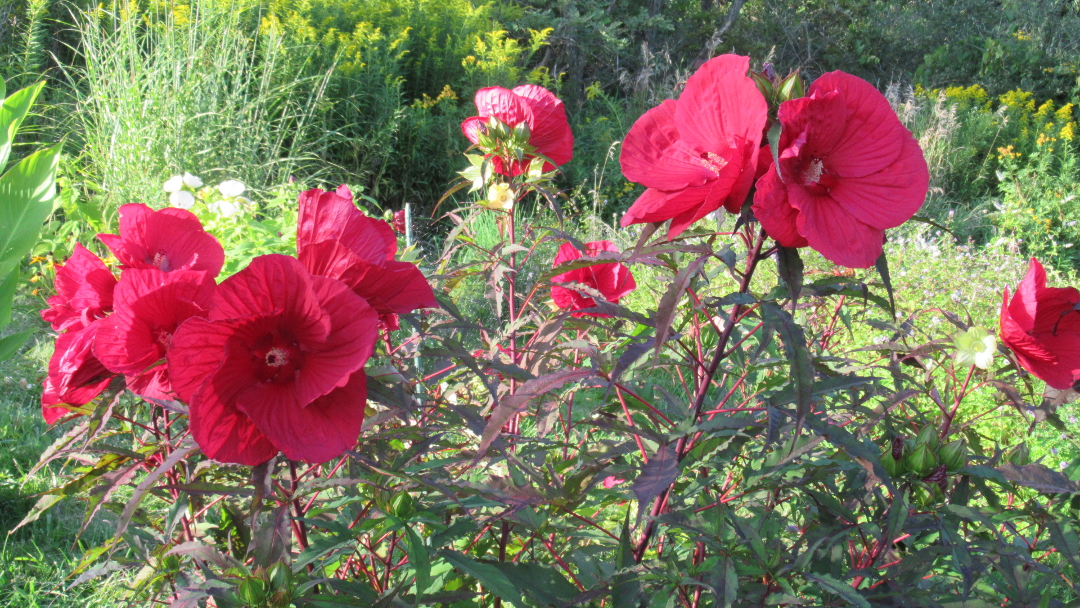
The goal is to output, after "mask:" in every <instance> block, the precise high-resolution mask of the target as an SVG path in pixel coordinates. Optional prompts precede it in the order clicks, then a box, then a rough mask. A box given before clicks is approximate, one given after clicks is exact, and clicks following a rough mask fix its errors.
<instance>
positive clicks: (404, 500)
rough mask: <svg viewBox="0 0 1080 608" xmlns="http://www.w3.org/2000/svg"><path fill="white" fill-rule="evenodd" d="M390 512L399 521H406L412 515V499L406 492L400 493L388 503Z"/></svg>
mask: <svg viewBox="0 0 1080 608" xmlns="http://www.w3.org/2000/svg"><path fill="white" fill-rule="evenodd" d="M390 509H391V512H392V513H393V514H394V515H396V516H397V517H400V518H401V519H408V518H409V517H412V514H413V511H414V509H413V499H412V496H410V495H409V493H408V492H402V493H401V494H398V495H397V496H395V497H394V499H393V500H391V501H390Z"/></svg>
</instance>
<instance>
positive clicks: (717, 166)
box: [698, 152, 728, 175]
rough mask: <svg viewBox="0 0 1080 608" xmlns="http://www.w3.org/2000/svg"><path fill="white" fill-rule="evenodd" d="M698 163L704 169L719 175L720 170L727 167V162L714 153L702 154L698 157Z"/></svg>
mask: <svg viewBox="0 0 1080 608" xmlns="http://www.w3.org/2000/svg"><path fill="white" fill-rule="evenodd" d="M698 162H700V163H701V166H702V167H705V168H706V169H708V170H709V171H712V172H713V173H715V174H717V175H720V170H721V169H723V168H724V167H726V166H727V164H728V161H727V160H725V159H724V157H723V156H720V155H719V154H717V153H715V152H702V153H701V155H700V156H699V157H698Z"/></svg>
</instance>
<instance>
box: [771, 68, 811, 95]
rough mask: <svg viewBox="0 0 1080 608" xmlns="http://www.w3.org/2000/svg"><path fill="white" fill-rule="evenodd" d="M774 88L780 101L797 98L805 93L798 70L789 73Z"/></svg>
mask: <svg viewBox="0 0 1080 608" xmlns="http://www.w3.org/2000/svg"><path fill="white" fill-rule="evenodd" d="M776 88H777V94H778V97H779V100H780V102H781V103H782V102H785V101H788V100H790V99H798V98H800V97H802V96H804V95H805V94H806V93H805V91H804V89H803V81H802V78H799V71H798V70H795V71H794V72H792V73H791V74H789V75H788V77H787V78H785V79H784V81H783V82H781V83H780V84H779V85H778V86H777V87H776Z"/></svg>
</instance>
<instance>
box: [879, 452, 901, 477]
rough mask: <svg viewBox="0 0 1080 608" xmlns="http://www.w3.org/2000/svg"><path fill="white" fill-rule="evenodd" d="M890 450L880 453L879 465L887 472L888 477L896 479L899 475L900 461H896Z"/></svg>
mask: <svg viewBox="0 0 1080 608" xmlns="http://www.w3.org/2000/svg"><path fill="white" fill-rule="evenodd" d="M891 452H892V450H887V451H886V452H885V453H884V454H882V455H881V467H882V468H883V469H885V472H887V473H888V474H889V477H892V478H893V479H896V478H897V477H899V475H900V463H899V462H896V459H895V458H893V457H892V453H891Z"/></svg>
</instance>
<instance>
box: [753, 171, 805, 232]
mask: <svg viewBox="0 0 1080 608" xmlns="http://www.w3.org/2000/svg"><path fill="white" fill-rule="evenodd" d="M753 209H754V217H756V218H757V220H758V221H759V222H761V227H762V228H764V229H765V232H766V233H767V234H768V235H769V236H770V237H772V238H773V240H775V241H776V242H777V243H779V244H780V245H781V246H783V247H806V245H807V242H806V237H804V236H803V235H801V234H799V228H798V218H799V210H798V209H796V208H794V207H792V206H791V203H789V202H788V191H787V187H786V186H785V185H784V183H783V182H781V181H780V177H779V176H778V175H777V173H776V167H770V168H769V170H768V171H767V172H766V173H765V175H763V176H762V177H761V179H759V180H758V182H757V191H756V192H755V193H754V206H753Z"/></svg>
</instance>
